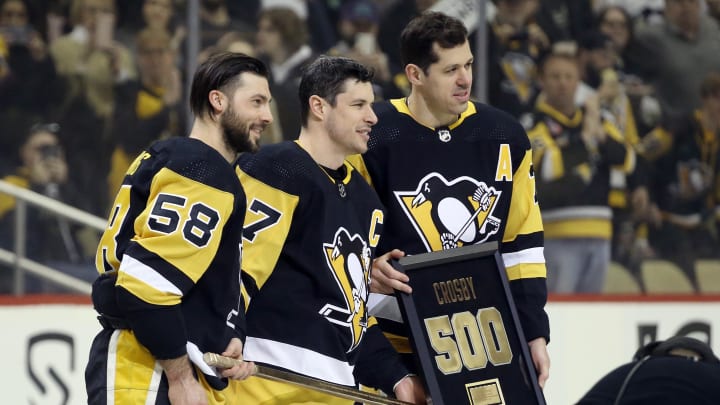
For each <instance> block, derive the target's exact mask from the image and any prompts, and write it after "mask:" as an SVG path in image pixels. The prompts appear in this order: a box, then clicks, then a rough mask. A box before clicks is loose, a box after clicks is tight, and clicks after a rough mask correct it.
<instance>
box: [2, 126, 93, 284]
mask: <svg viewBox="0 0 720 405" xmlns="http://www.w3.org/2000/svg"><path fill="white" fill-rule="evenodd" d="M59 129H60V128H59V126H58V125H57V124H39V125H35V126H33V127H32V128H31V129H30V132H29V133H28V137H27V139H26V140H25V142H24V143H23V144H22V146H21V147H20V150H19V155H20V156H19V157H20V161H21V164H20V166H19V167H17V168H16V170H15V172H14V173H13V174H10V175H7V176H5V177H3V179H2V180H3V181H6V182H8V183H11V184H14V185H16V186H18V187H22V188H26V189H29V190H32V191H35V192H38V193H40V194H44V195H46V196H48V197H50V198H53V199H56V200H60V201H62V202H70V201H68V198H67V197H68V196H70V195H73V193H71V192H69V190H68V189H67V187H68V166H67V161H66V159H65V152H64V150H63V148H62V146H61V145H60V142H59V140H58V136H57V133H58V131H59ZM16 209H17V200H16V199H15V198H13V197H12V196H10V195H7V194H0V228H2V229H6V230H8V231H7V232H2V233H0V247H2V248H3V249H8V250H13V249H14V244H15V241H14V232H10V230H11V229H14V223H15V213H16ZM26 221H27V223H26V234H25V235H26V237H25V248H26V256H27V257H28V258H29V259H31V260H34V261H37V262H40V263H44V264H49V265H53V266H54V267H63V266H62V265H61V264H66V265H77V264H80V263H82V262H83V255H82V251H81V249H80V246H79V244H78V241H77V239H76V237H75V232H76V231H77V229H75V228H72V227H71V226H70V224H69V223H68V222H67V221H66V220H64V219H62V218H59V217H57V216H55V215H53V214H50V213H48V212H46V211H44V210H42V209H38V208H33V207H32V206H28V210H27V215H26ZM80 267H81V266H80ZM68 268H69V266H68ZM91 274H92V273H91V272H88V273H87V275H88V277H89V276H90V275H91ZM2 285H3V283H2V282H0V291H1V290H3V287H2ZM34 288H35V284H33V283H32V282H31V283H29V284H28V290H29V291H32V290H33V289H34ZM38 288H40V287H38Z"/></svg>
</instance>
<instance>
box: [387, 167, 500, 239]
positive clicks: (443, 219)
mask: <svg viewBox="0 0 720 405" xmlns="http://www.w3.org/2000/svg"><path fill="white" fill-rule="evenodd" d="M501 194H502V191H498V190H495V188H494V187H489V186H488V185H487V184H486V183H484V182H481V181H477V180H475V179H473V178H471V177H467V176H462V177H458V178H456V179H454V180H452V181H448V180H446V179H445V177H443V176H442V175H441V174H439V173H430V174H428V175H427V176H425V177H424V178H423V179H422V180H420V182H419V183H418V187H417V189H415V190H414V191H396V192H395V197H396V198H397V199H398V201H399V203H400V206H401V207H402V208H403V211H404V212H405V215H407V217H408V219H409V220H410V222H411V223H412V224H413V226H414V227H415V230H416V231H417V232H418V234H419V235H420V238H421V239H422V240H423V242H424V243H425V248H426V249H427V250H428V251H436V250H442V249H452V248H455V247H459V246H464V245H472V244H476V243H482V242H485V241H487V240H488V239H489V238H490V237H491V236H492V235H494V234H496V233H497V232H498V230H499V229H500V223H501V221H500V219H498V218H496V217H495V216H493V211H494V210H495V207H496V206H497V203H498V202H499V201H500V196H501Z"/></svg>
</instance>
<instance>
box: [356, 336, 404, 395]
mask: <svg viewBox="0 0 720 405" xmlns="http://www.w3.org/2000/svg"><path fill="white" fill-rule="evenodd" d="M359 350H360V352H359V355H358V360H357V363H356V364H355V369H354V371H353V373H354V375H355V378H356V379H357V381H358V382H359V383H360V384H362V385H365V386H368V387H372V388H379V389H381V390H383V392H385V393H388V394H392V392H393V388H394V386H395V384H397V383H398V381H400V380H401V379H402V378H403V377H405V376H406V375H408V373H409V371H408V370H407V368H406V367H405V366H404V365H403V363H402V360H401V359H400V355H399V354H398V353H397V352H396V351H395V349H394V348H393V346H392V345H391V344H390V342H389V341H388V340H387V338H386V337H385V335H383V332H382V329H380V327H379V326H378V325H377V324H373V325H372V326H370V327H369V328H368V330H367V332H365V336H363V340H362V344H361V345H360V348H359Z"/></svg>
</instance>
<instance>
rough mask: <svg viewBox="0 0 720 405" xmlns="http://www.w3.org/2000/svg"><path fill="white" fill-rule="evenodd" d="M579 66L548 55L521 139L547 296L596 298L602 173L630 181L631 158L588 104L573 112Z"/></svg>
mask: <svg viewBox="0 0 720 405" xmlns="http://www.w3.org/2000/svg"><path fill="white" fill-rule="evenodd" d="M579 82H580V66H579V65H578V60H577V57H576V56H575V55H574V54H572V53H563V52H559V51H556V52H554V53H550V54H548V55H547V56H546V57H545V58H544V59H543V61H542V63H541V64H540V85H541V86H542V89H543V93H542V99H541V101H539V102H538V103H537V104H536V106H535V112H534V118H533V121H534V124H533V126H532V128H531V129H530V130H529V131H528V135H529V136H530V140H531V142H532V147H533V156H532V158H533V164H534V166H535V168H536V171H535V173H536V174H537V176H536V183H537V187H538V191H539V192H538V199H539V201H540V205H541V207H542V217H543V222H544V225H545V259H546V261H547V263H548V267H549V268H550V269H551V270H552V272H551V273H550V274H549V276H548V286H549V288H550V291H551V292H554V293H563V294H569V293H601V292H602V288H603V285H604V282H605V276H606V274H607V272H608V267H609V265H610V246H611V243H610V240H611V237H612V209H611V207H610V205H609V193H610V184H611V183H610V179H611V176H610V172H611V169H616V170H618V172H619V174H624V175H628V174H630V173H632V171H633V170H634V165H635V154H634V152H633V150H632V148H631V147H630V146H628V145H627V144H626V143H625V142H624V140H623V138H622V135H621V134H620V131H618V129H617V128H616V127H615V126H614V125H613V124H612V123H611V122H610V121H608V120H605V119H604V118H603V117H602V114H601V113H600V105H599V101H598V98H597V97H596V96H591V97H588V99H587V100H586V102H585V105H584V106H583V108H578V107H577V106H576V105H575V97H574V95H575V92H576V90H577V86H578V83H579Z"/></svg>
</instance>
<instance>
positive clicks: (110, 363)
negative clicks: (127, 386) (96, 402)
mask: <svg viewBox="0 0 720 405" xmlns="http://www.w3.org/2000/svg"><path fill="white" fill-rule="evenodd" d="M120 332H122V330H120V329H116V330H115V331H113V333H112V335H110V341H109V342H108V355H107V371H106V379H107V382H106V385H107V394H106V396H105V401H106V402H107V405H114V404H115V377H116V375H115V370H116V366H117V345H118V338H119V337H120Z"/></svg>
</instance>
